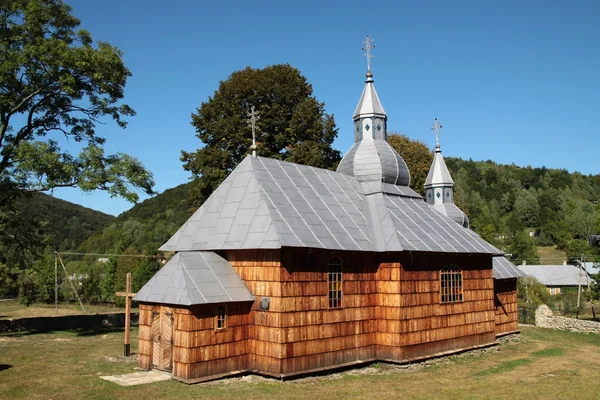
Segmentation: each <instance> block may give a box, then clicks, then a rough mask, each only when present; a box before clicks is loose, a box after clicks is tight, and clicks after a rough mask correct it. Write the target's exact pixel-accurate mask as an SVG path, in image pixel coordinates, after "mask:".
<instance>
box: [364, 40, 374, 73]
mask: <svg viewBox="0 0 600 400" xmlns="http://www.w3.org/2000/svg"><path fill="white" fill-rule="evenodd" d="M374 42H375V41H374V40H373V39H371V36H369V35H367V38H366V39H365V41H364V42H363V44H364V45H365V47H363V48H362V50H363V51H364V52H365V54H363V55H364V56H365V57H367V71H368V72H371V58H373V55H372V54H371V49H374V48H375V45H374V44H373V43H374Z"/></svg>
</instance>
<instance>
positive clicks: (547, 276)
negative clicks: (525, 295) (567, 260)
mask: <svg viewBox="0 0 600 400" xmlns="http://www.w3.org/2000/svg"><path fill="white" fill-rule="evenodd" d="M518 268H519V269H520V270H521V271H523V273H525V275H528V276H533V277H534V278H536V279H537V280H538V281H540V282H541V283H543V284H544V285H545V286H577V285H579V283H580V282H581V284H582V285H586V284H587V280H586V276H585V273H586V272H585V271H584V270H581V281H580V270H579V268H578V267H576V266H574V265H519V267H518Z"/></svg>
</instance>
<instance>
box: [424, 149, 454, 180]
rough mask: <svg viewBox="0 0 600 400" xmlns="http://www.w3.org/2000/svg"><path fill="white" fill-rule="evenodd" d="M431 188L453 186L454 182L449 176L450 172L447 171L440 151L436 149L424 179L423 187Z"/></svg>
mask: <svg viewBox="0 0 600 400" xmlns="http://www.w3.org/2000/svg"><path fill="white" fill-rule="evenodd" d="M431 186H454V181H453V180H452V176H450V171H448V167H447V166H446V162H445V161H444V157H442V151H441V150H440V149H436V151H435V153H434V155H433V162H432V163H431V168H429V173H428V174H427V179H425V187H426V188H429V187H431Z"/></svg>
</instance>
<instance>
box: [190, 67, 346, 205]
mask: <svg viewBox="0 0 600 400" xmlns="http://www.w3.org/2000/svg"><path fill="white" fill-rule="evenodd" d="M251 106H254V107H255V108H256V110H257V112H258V114H259V116H260V120H259V122H258V132H257V139H256V140H257V146H258V154H259V155H260V156H264V157H271V158H276V159H281V160H285V161H291V162H295V163H299V164H307V165H312V166H315V167H320V168H329V169H334V168H335V167H336V166H337V164H338V162H339V160H340V158H341V157H340V152H339V151H337V150H334V149H333V148H332V147H331V144H332V142H333V140H334V139H335V137H336V136H337V132H338V131H337V128H336V126H335V122H334V119H333V116H332V115H329V114H327V113H325V104H324V103H321V102H319V101H317V99H316V98H315V97H314V96H313V95H312V86H311V85H310V84H309V83H308V82H307V80H306V78H305V77H304V76H302V75H301V74H300V71H298V70H297V69H296V68H294V67H292V66H290V65H287V64H280V65H273V66H269V67H266V68H264V69H254V68H250V67H247V68H245V69H243V70H240V71H236V72H234V73H232V74H231V75H230V76H229V78H227V79H226V80H225V81H221V82H220V84H219V89H218V90H217V91H215V93H214V95H213V96H212V97H210V98H209V99H208V101H206V102H203V103H202V104H201V105H200V107H199V108H198V109H197V111H196V113H195V114H192V125H193V126H194V128H196V132H198V133H197V135H196V136H197V137H198V138H199V139H200V140H201V141H202V143H203V144H204V146H203V147H202V148H201V149H198V150H196V151H193V152H186V151H182V156H181V160H182V162H183V166H184V169H185V170H187V171H190V172H191V173H192V174H193V176H194V177H196V178H198V179H197V185H196V187H195V188H194V190H193V191H192V194H191V195H192V199H193V201H194V205H195V206H199V205H200V204H202V202H204V200H205V199H206V198H207V197H208V196H209V195H210V194H211V193H212V192H213V190H214V189H215V188H216V187H217V186H218V185H219V184H220V183H221V182H222V181H223V179H225V177H226V176H227V175H228V174H229V173H230V172H231V171H232V169H233V168H234V167H235V166H236V165H237V164H238V163H239V162H240V161H241V160H242V159H243V158H244V157H245V156H246V155H247V154H248V152H249V148H250V145H251V144H252V134H251V128H250V126H249V125H248V121H247V118H248V114H249V112H250V108H251Z"/></svg>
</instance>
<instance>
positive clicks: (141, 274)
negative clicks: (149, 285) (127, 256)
mask: <svg viewBox="0 0 600 400" xmlns="http://www.w3.org/2000/svg"><path fill="white" fill-rule="evenodd" d="M160 267H161V264H160V262H159V261H158V259H156V258H149V259H145V260H143V261H142V262H141V263H139V264H138V266H137V267H136V269H135V271H133V276H132V277H131V290H133V291H134V292H137V291H139V290H140V289H141V288H142V286H144V285H145V284H146V282H148V281H149V280H150V279H151V278H152V277H153V276H154V274H155V273H156V272H158V270H159V269H160Z"/></svg>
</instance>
